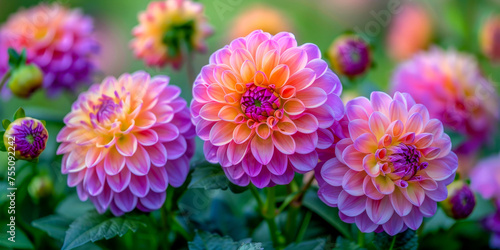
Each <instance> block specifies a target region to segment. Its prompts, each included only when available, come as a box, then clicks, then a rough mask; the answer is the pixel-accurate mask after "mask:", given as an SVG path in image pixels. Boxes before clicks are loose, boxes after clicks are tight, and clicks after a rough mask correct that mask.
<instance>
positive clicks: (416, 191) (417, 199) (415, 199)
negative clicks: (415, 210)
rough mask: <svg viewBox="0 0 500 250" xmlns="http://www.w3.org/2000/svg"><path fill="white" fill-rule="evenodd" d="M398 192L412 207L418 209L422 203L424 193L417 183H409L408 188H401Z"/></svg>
mask: <svg viewBox="0 0 500 250" xmlns="http://www.w3.org/2000/svg"><path fill="white" fill-rule="evenodd" d="M400 190H401V192H402V193H403V195H404V196H405V197H406V199H408V200H409V201H410V202H411V203H412V204H413V205H415V206H417V207H419V206H421V205H422V202H424V199H425V191H424V190H423V189H422V187H420V185H418V184H417V183H412V182H409V183H408V187H406V188H401V189H400Z"/></svg>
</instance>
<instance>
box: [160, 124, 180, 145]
mask: <svg viewBox="0 0 500 250" xmlns="http://www.w3.org/2000/svg"><path fill="white" fill-rule="evenodd" d="M154 130H155V131H156V133H157V134H158V138H159V140H160V141H161V142H167V141H173V140H175V139H177V138H178V137H179V135H180V132H179V129H178V128H177V126H175V125H173V124H170V123H167V124H162V125H161V126H158V127H155V128H154Z"/></svg>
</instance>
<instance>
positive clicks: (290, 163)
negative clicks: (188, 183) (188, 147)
mask: <svg viewBox="0 0 500 250" xmlns="http://www.w3.org/2000/svg"><path fill="white" fill-rule="evenodd" d="M341 92H342V85H341V83H340V81H339V79H338V77H337V76H336V75H335V74H334V73H333V72H332V71H331V70H329V69H328V65H327V63H326V62H325V61H324V60H322V59H321V52H320V50H319V49H318V47H317V46H316V45H314V44H304V45H302V46H297V41H296V40H295V37H294V35H293V34H291V33H287V32H282V33H279V34H277V35H275V36H272V35H270V34H269V33H266V32H263V31H261V30H257V31H254V32H252V33H251V34H249V35H248V36H246V37H242V38H238V39H236V40H234V41H232V42H231V44H230V45H228V46H225V47H224V48H222V49H220V50H218V51H217V52H215V53H214V54H213V55H212V56H211V57H210V64H208V65H206V66H205V67H203V68H202V70H201V73H200V75H199V76H198V78H197V79H196V81H195V83H194V87H193V97H194V99H193V101H192V103H191V114H192V120H193V122H194V124H196V131H197V134H198V136H199V137H200V138H201V139H202V140H204V141H205V145H204V152H205V157H206V158H207V160H208V161H210V162H212V163H219V164H221V165H222V167H223V169H224V171H225V172H226V175H227V176H228V178H229V180H230V181H232V182H233V183H235V184H238V185H241V186H246V185H248V183H249V182H250V181H251V182H252V183H253V184H254V185H255V186H257V187H259V188H263V187H266V186H272V185H275V184H280V185H282V184H288V183H290V181H291V180H292V178H293V176H294V172H298V173H305V172H308V171H311V170H312V169H313V168H314V167H315V166H316V165H317V163H318V154H317V153H316V151H315V150H316V148H317V147H318V145H319V144H320V143H321V140H320V138H319V134H318V129H319V128H325V129H326V128H328V127H330V126H332V124H333V123H334V122H335V121H336V120H339V119H340V118H342V116H343V114H344V106H343V103H342V101H341V100H340V97H339V95H340V93H341Z"/></svg>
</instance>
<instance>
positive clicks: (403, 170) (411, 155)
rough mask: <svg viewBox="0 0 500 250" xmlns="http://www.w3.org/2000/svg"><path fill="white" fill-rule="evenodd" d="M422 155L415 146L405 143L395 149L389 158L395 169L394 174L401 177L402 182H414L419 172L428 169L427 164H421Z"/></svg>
mask: <svg viewBox="0 0 500 250" xmlns="http://www.w3.org/2000/svg"><path fill="white" fill-rule="evenodd" d="M421 156H422V154H421V153H420V151H418V149H417V148H416V147H415V146H413V145H406V144H404V143H401V144H399V145H398V146H396V147H395V149H394V152H393V154H392V155H391V156H389V160H390V162H391V163H392V166H393V168H394V170H393V172H392V173H393V174H395V175H397V176H399V177H401V179H402V180H405V181H407V180H414V179H416V178H417V177H416V176H415V175H416V174H417V173H418V171H420V170H422V169H425V168H427V166H428V163H427V162H420V157H421Z"/></svg>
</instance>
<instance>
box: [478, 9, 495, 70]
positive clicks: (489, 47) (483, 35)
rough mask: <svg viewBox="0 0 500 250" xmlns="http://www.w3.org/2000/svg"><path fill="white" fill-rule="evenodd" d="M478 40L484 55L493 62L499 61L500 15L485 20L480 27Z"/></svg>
mask: <svg viewBox="0 0 500 250" xmlns="http://www.w3.org/2000/svg"><path fill="white" fill-rule="evenodd" d="M479 42H480V43H481V50H482V52H483V54H484V55H485V56H486V57H488V58H490V59H491V60H492V61H494V62H497V63H498V62H500V15H498V16H492V17H490V18H488V19H487V20H486V22H485V23H484V25H483V27H482V28H481V32H480V36H479Z"/></svg>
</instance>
